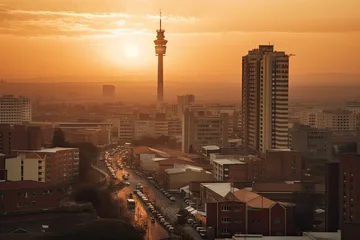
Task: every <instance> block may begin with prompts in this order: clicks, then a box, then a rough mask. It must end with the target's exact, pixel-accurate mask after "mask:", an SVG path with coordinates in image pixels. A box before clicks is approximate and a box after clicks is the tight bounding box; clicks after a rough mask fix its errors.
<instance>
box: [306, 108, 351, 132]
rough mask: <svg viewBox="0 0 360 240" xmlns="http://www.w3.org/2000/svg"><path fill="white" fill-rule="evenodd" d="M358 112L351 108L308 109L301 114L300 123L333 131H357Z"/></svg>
mask: <svg viewBox="0 0 360 240" xmlns="http://www.w3.org/2000/svg"><path fill="white" fill-rule="evenodd" d="M356 115H357V114H356V113H354V112H353V111H349V110H341V109H338V110H313V109H311V110H306V111H302V112H301V114H300V123H301V124H304V125H309V126H311V127H314V128H328V129H331V130H333V131H355V129H356V118H357V116H356Z"/></svg>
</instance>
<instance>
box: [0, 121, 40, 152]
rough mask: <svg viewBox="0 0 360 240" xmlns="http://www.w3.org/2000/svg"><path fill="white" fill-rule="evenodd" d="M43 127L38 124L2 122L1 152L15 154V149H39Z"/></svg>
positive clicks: (0, 127) (0, 130)
mask: <svg viewBox="0 0 360 240" xmlns="http://www.w3.org/2000/svg"><path fill="white" fill-rule="evenodd" d="M41 133H42V132H41V128H40V127H36V126H25V125H13V126H11V125H10V124H0V153H2V154H5V155H6V156H13V155H14V154H15V153H14V151H15V150H19V149H21V150H39V149H41V145H42V135H41Z"/></svg>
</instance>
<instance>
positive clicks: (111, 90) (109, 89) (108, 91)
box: [102, 85, 115, 97]
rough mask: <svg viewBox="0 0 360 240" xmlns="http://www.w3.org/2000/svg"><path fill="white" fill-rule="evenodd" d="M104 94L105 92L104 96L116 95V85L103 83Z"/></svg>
mask: <svg viewBox="0 0 360 240" xmlns="http://www.w3.org/2000/svg"><path fill="white" fill-rule="evenodd" d="M102 94H103V97H115V86H114V85H103V87H102Z"/></svg>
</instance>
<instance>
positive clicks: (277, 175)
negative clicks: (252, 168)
mask: <svg viewBox="0 0 360 240" xmlns="http://www.w3.org/2000/svg"><path fill="white" fill-rule="evenodd" d="M264 163H265V165H266V167H265V168H266V169H265V172H266V179H267V180H268V181H292V180H301V179H302V165H303V159H302V153H301V152H299V151H295V150H290V149H271V150H267V151H266V154H265V162H264Z"/></svg>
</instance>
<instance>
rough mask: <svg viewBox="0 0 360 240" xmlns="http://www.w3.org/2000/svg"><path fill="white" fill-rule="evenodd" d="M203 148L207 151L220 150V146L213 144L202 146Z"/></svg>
mask: <svg viewBox="0 0 360 240" xmlns="http://www.w3.org/2000/svg"><path fill="white" fill-rule="evenodd" d="M202 148H203V149H205V150H207V151H209V150H220V148H219V147H218V146H215V145H209V146H203V147H202Z"/></svg>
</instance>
